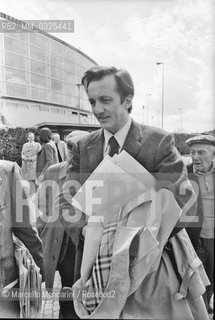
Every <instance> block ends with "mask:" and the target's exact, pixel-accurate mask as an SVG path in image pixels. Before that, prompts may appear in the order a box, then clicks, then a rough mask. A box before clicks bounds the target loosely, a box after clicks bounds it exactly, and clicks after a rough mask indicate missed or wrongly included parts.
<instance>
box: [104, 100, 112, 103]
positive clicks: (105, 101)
mask: <svg viewBox="0 0 215 320" xmlns="http://www.w3.org/2000/svg"><path fill="white" fill-rule="evenodd" d="M110 101H111V100H110V99H102V102H103V103H110Z"/></svg>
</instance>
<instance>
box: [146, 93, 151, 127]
mask: <svg viewBox="0 0 215 320" xmlns="http://www.w3.org/2000/svg"><path fill="white" fill-rule="evenodd" d="M148 96H151V93H147V94H146V108H147V109H146V112H147V125H148V124H149V99H148Z"/></svg>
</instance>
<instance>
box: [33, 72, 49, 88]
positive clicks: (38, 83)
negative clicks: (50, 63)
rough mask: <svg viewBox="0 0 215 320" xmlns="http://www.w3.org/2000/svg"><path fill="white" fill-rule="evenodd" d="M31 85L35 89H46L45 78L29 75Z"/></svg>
mask: <svg viewBox="0 0 215 320" xmlns="http://www.w3.org/2000/svg"><path fill="white" fill-rule="evenodd" d="M31 84H32V86H35V87H40V88H41V87H42V88H46V86H47V85H46V77H44V76H40V75H38V74H35V73H31Z"/></svg>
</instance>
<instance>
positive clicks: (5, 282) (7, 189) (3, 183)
mask: <svg viewBox="0 0 215 320" xmlns="http://www.w3.org/2000/svg"><path fill="white" fill-rule="evenodd" d="M19 196H20V197H19ZM22 197H23V198H24V197H25V199H22ZM22 201H23V205H22ZM31 217H32V207H31V206H30V205H29V204H28V200H27V199H26V195H25V188H24V185H23V179H22V177H21V173H20V168H19V166H18V165H17V164H16V163H14V162H11V161H5V160H0V318H19V316H20V307H19V300H18V299H17V300H16V299H11V295H4V294H3V290H4V291H5V290H7V288H8V290H9V288H18V283H16V280H17V279H18V276H19V273H18V267H17V265H16V261H15V257H14V244H13V238H12V236H13V233H14V234H15V236H17V237H18V238H19V239H20V240H21V241H22V242H23V243H24V244H25V246H26V247H27V248H28V249H29V251H30V253H31V255H32V256H33V258H34V261H35V262H36V264H37V265H38V267H39V268H40V273H41V274H42V276H43V278H44V272H45V270H44V262H43V252H42V241H41V240H40V238H39V235H38V232H37V230H36V228H34V227H32V225H31ZM43 281H44V280H43ZM8 293H9V291H8Z"/></svg>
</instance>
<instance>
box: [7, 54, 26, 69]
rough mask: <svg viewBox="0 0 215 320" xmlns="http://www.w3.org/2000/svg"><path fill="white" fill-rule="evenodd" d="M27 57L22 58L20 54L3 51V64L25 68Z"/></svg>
mask: <svg viewBox="0 0 215 320" xmlns="http://www.w3.org/2000/svg"><path fill="white" fill-rule="evenodd" d="M27 61H28V60H27V58H24V57H22V56H20V55H17V54H14V53H10V52H7V51H5V64H6V66H9V67H15V68H19V69H24V70H25V69H26V67H27Z"/></svg>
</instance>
